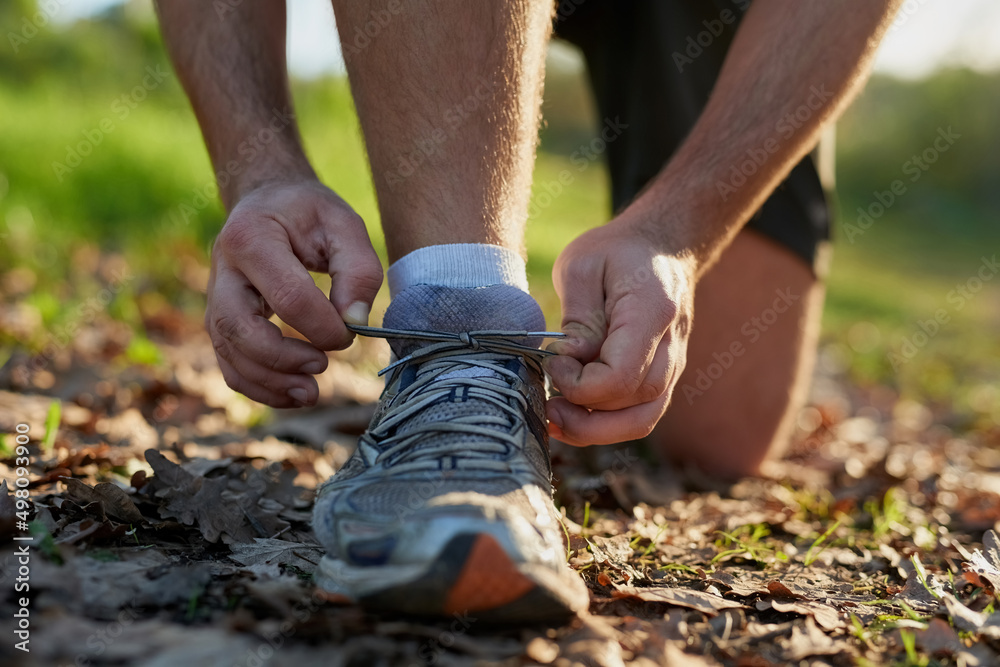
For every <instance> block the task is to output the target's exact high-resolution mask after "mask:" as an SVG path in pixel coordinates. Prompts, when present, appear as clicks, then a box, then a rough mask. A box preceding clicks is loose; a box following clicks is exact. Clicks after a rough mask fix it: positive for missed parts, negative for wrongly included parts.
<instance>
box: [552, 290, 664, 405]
mask: <svg viewBox="0 0 1000 667" xmlns="http://www.w3.org/2000/svg"><path fill="white" fill-rule="evenodd" d="M651 304H658V305H651ZM675 313H676V308H675V307H674V306H673V304H672V302H670V301H667V300H664V299H662V298H661V299H657V300H646V299H642V298H640V297H639V296H638V295H635V294H630V295H626V296H623V297H622V298H621V299H619V300H618V302H617V303H616V304H615V306H614V309H613V310H612V313H611V326H610V329H609V331H608V336H607V339H606V340H605V341H604V344H603V345H602V346H601V349H600V357H599V359H597V360H596V361H591V362H590V363H586V364H581V363H579V362H578V361H577V360H576V359H574V358H571V357H567V356H562V357H552V358H549V359H547V360H546V362H545V363H546V370H547V371H548V372H549V374H550V375H551V376H552V381H553V382H554V383H555V385H556V386H557V387H558V388H559V390H560V392H562V394H563V396H564V397H566V399H567V400H569V401H571V402H572V403H575V404H577V405H580V406H586V407H589V408H599V409H617V408H621V407H628V406H630V405H637V404H640V403H646V402H649V401H652V400H655V399H656V398H657V397H659V396H661V395H663V394H664V393H665V392H666V390H667V380H668V377H669V373H670V367H671V363H676V362H677V361H678V359H676V358H671V357H672V355H670V354H669V352H670V343H671V338H670V337H668V338H667V339H666V340H664V334H665V332H666V331H667V329H668V327H669V326H670V324H671V322H672V321H673V320H674V317H675ZM680 338H681V337H678V339H680ZM658 350H660V357H661V358H660V363H659V364H657V368H656V371H655V372H651V370H652V369H653V361H654V358H656V357H657V354H658ZM675 352H676V350H675Z"/></svg>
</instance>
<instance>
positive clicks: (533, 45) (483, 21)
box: [333, 0, 552, 262]
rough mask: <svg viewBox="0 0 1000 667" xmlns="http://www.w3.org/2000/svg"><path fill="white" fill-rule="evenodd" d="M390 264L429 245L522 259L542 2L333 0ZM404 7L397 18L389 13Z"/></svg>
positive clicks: (544, 28)
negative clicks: (367, 36)
mask: <svg viewBox="0 0 1000 667" xmlns="http://www.w3.org/2000/svg"><path fill="white" fill-rule="evenodd" d="M333 6H334V11H335V13H336V16H337V25H338V29H339V31H340V35H341V42H342V43H344V44H348V45H350V39H351V36H352V35H354V34H356V32H355V31H356V29H357V28H358V27H361V26H363V25H364V24H365V22H366V21H369V20H371V19H372V17H377V16H382V17H385V16H389V17H391V18H389V19H388V20H387V21H383V23H384V24H385V25H384V27H383V28H382V29H381V30H380V31H379V32H378V33H377V35H376V36H375V37H374V38H373V39H372V40H371V42H370V44H368V45H367V46H366V47H365V48H364V49H363V50H360V49H355V48H346V49H344V60H345V62H346V64H347V71H348V75H349V77H350V81H351V92H352V93H353V96H354V103H355V105H356V107H357V110H358V117H359V118H360V120H361V126H362V129H363V130H364V134H365V143H366V145H367V147H368V159H369V162H370V163H371V169H372V177H373V180H374V182H375V189H376V192H377V194H378V202H379V212H380V213H381V218H382V227H383V229H384V230H385V238H386V244H387V246H388V250H389V261H390V262H393V261H395V260H397V259H399V258H400V257H402V256H403V255H405V254H407V253H409V252H411V251H413V250H416V249H417V248H422V247H425V246H429V245H436V244H442V243H490V244H493V245H499V246H504V247H506V248H510V249H511V250H514V251H517V252H520V253H521V254H522V256H523V255H524V225H525V222H526V221H527V217H528V203H529V198H530V196H531V172H532V166H533V164H534V159H535V144H536V142H537V137H538V118H539V115H540V105H541V90H542V76H543V71H544V64H545V46H546V43H547V41H548V36H549V33H550V32H551V26H552V20H551V16H552V11H551V10H552V8H551V7H550V6H549V5H548V4H547V3H545V2H531V1H529V0H518V1H513V2H504V3H497V2H454V3H434V2H406V3H403V2H399V0H395V1H393V0H374V1H373V2H365V3H359V2H354V1H352V0H334V2H333ZM394 7H395V8H397V11H396V12H395V13H394V12H393V11H392V10H393V8H394Z"/></svg>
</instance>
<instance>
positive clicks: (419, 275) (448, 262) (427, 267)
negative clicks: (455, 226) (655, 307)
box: [388, 243, 528, 297]
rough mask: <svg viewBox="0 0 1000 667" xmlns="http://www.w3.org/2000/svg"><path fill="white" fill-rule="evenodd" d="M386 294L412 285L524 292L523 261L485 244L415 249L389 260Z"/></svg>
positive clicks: (511, 252)
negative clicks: (502, 288) (502, 287)
mask: <svg viewBox="0 0 1000 667" xmlns="http://www.w3.org/2000/svg"><path fill="white" fill-rule="evenodd" d="M388 278H389V296H390V297H394V296H395V295H397V294H399V293H400V292H402V291H403V290H405V289H406V288H407V287H412V286H413V285H441V286H443V287H489V286H490V285H511V286H513V287H517V288H518V289H521V290H524V291H525V292H527V291H528V275H527V272H526V271H525V266H524V260H523V259H521V256H520V255H519V254H518V253H516V252H514V251H513V250H508V249H507V248H503V247H501V246H496V245H489V244H487V243H449V244H445V245H432V246H427V247H425V248H418V249H416V250H414V251H413V252H411V253H409V254H407V255H405V256H403V257H401V258H400V259H398V260H396V261H395V262H393V263H392V265H391V266H390V267H389V272H388Z"/></svg>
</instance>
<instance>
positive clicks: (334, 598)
mask: <svg viewBox="0 0 1000 667" xmlns="http://www.w3.org/2000/svg"><path fill="white" fill-rule="evenodd" d="M313 595H315V596H316V597H317V598H319V599H320V600H323V601H324V602H329V603H330V604H344V605H351V604H354V600H352V599H351V598H349V597H347V596H346V595H341V594H340V593H330V592H329V591H324V590H323V589H322V588H320V587H319V586H317V587H315V588H314V589H313Z"/></svg>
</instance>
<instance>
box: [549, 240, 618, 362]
mask: <svg viewBox="0 0 1000 667" xmlns="http://www.w3.org/2000/svg"><path fill="white" fill-rule="evenodd" d="M552 282H553V285H554V286H555V288H556V293H557V294H558V295H559V301H560V303H561V304H562V309H563V318H562V331H563V333H565V334H566V336H567V337H566V338H564V339H561V340H557V341H556V342H554V343H551V344H550V345H549V346H548V348H547V349H548V350H550V351H551V352H555V353H556V354H559V355H565V356H567V357H572V358H573V359H576V360H577V361H580V362H583V363H587V362H590V361H593V360H594V359H596V358H597V355H598V354H599V353H600V351H601V343H602V342H603V341H604V335H605V332H606V330H607V317H606V315H605V311H604V298H605V296H604V268H603V264H602V263H598V262H595V261H593V260H590V259H589V258H585V259H584V260H582V261H578V262H574V263H572V264H571V265H570V267H569V268H566V269H564V268H563V267H562V265H561V264H560V263H558V262H557V266H556V267H555V268H554V269H553V271H552Z"/></svg>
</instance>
